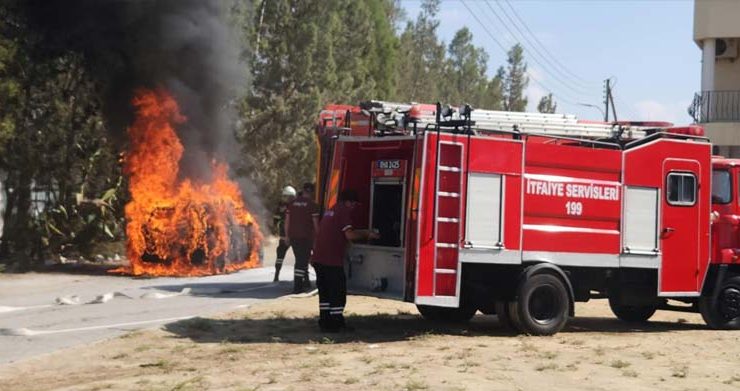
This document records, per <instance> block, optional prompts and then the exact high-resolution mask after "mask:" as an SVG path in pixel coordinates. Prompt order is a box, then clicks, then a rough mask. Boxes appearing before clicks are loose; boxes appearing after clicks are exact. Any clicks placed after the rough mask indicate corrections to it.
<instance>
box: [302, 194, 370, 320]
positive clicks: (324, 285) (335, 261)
mask: <svg viewBox="0 0 740 391" xmlns="http://www.w3.org/2000/svg"><path fill="white" fill-rule="evenodd" d="M358 205H359V202H358V199H357V193H355V192H354V191H353V190H344V191H342V192H341V193H340V194H339V200H338V202H337V204H336V205H335V206H334V207H333V208H332V209H330V210H327V211H326V212H325V213H324V216H323V218H322V219H321V223H320V225H319V232H318V235H317V237H316V244H315V245H314V250H313V256H312V257H311V264H312V265H313V267H314V270H316V286H317V287H318V288H319V328H320V329H321V331H322V332H330V333H331V332H339V331H351V330H352V329H351V328H350V327H347V325H346V324H345V323H344V315H343V312H344V305H345V304H346V302H347V281H346V279H345V275H344V253H345V250H346V248H347V242H348V241H358V240H368V239H377V238H379V237H380V235H378V233H377V232H373V231H370V230H366V229H355V227H354V225H353V223H352V211H353V209H355V208H356V207H357V206H358Z"/></svg>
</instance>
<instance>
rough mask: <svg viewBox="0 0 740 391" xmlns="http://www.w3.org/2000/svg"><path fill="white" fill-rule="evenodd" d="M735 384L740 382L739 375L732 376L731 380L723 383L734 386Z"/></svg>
mask: <svg viewBox="0 0 740 391" xmlns="http://www.w3.org/2000/svg"><path fill="white" fill-rule="evenodd" d="M734 382H740V376H738V375H734V376H732V377H731V378H729V379H727V380H725V381H723V382H722V383H724V384H732V383H734Z"/></svg>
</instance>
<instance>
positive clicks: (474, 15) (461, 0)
mask: <svg viewBox="0 0 740 391" xmlns="http://www.w3.org/2000/svg"><path fill="white" fill-rule="evenodd" d="M460 3H462V5H463V6H464V7H465V9H467V10H468V13H469V14H470V16H472V17H473V19H475V20H476V22H478V24H480V26H481V27H483V30H484V31H485V32H486V34H488V36H489V37H490V38H491V40H492V41H493V42H494V43H495V44H496V45H497V46H498V47H499V49H501V51H502V52H504V54H507V53H508V49H506V47H505V46H504V45H503V44H502V43H501V42H500V41H499V40H498V39H497V38H496V37H495V36H494V35H493V34H492V33H491V31H490V30H489V29H488V27H487V26H486V25H485V24H484V23H483V22H482V21H481V20H480V18H478V15H476V13H475V12H473V10H472V9H470V7H469V6H468V4H467V3H465V0H460ZM527 76H529V78H530V79H532V81H534V82H535V84H537V85H538V86H540V88H542V89H544V90H545V91H547V92H548V93H550V94H552V95H553V96H554V97H556V98H558V100H560V101H562V102H565V103H567V104H570V105H573V106H578V104H577V103H575V100H570V99H565V98H564V97H563V96H562V95H560V94H556V93H554V92H553V91H552V90H551V89H550V88H547V87H546V86H545V85H544V84H542V82H540V81H539V80H537V78H536V77H534V76H533V75H532V74H531V73H529V72H527Z"/></svg>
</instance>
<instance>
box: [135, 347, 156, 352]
mask: <svg viewBox="0 0 740 391" xmlns="http://www.w3.org/2000/svg"><path fill="white" fill-rule="evenodd" d="M151 348H152V347H151V346H149V345H139V346H137V347H135V348H134V352H136V353H141V352H146V351H147V350H149V349H151Z"/></svg>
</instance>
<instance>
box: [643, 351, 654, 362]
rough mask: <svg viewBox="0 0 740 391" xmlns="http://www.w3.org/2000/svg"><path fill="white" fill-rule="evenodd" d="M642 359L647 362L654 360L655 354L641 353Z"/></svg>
mask: <svg viewBox="0 0 740 391" xmlns="http://www.w3.org/2000/svg"><path fill="white" fill-rule="evenodd" d="M642 357H645V358H646V359H648V360H652V359H654V358H655V353H653V352H642Z"/></svg>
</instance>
